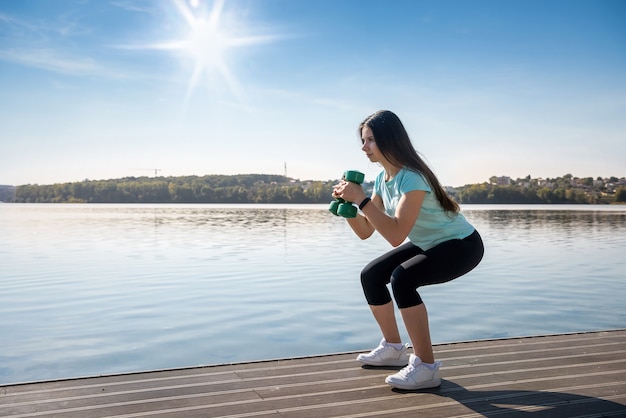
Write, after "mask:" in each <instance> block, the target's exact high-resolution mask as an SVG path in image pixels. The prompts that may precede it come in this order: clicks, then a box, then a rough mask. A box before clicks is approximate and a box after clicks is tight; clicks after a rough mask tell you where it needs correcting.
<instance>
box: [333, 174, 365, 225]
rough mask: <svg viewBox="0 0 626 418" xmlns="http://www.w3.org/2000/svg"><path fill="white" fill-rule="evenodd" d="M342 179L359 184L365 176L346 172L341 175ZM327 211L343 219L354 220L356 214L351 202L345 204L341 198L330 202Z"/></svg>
mask: <svg viewBox="0 0 626 418" xmlns="http://www.w3.org/2000/svg"><path fill="white" fill-rule="evenodd" d="M343 179H344V180H345V181H349V182H352V183H356V184H361V183H363V180H365V174H363V173H361V172H360V171H355V170H348V171H346V172H345V173H343ZM328 210H329V211H330V213H332V214H333V215H336V216H343V217H344V218H356V214H357V208H356V206H354V205H353V204H352V202H347V201H346V200H344V199H341V198H337V199H336V200H335V201H333V202H331V203H330V207H329V208H328Z"/></svg>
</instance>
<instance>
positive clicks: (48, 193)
mask: <svg viewBox="0 0 626 418" xmlns="http://www.w3.org/2000/svg"><path fill="white" fill-rule="evenodd" d="M336 182H337V180H330V181H312V180H311V181H300V180H295V179H292V178H289V177H286V176H281V175H270V174H239V175H233V176H226V175H207V176H181V177H125V178H121V179H113V180H85V181H81V182H74V183H58V184H52V185H36V184H35V185H32V184H29V185H23V186H17V187H13V186H2V192H3V193H2V194H1V197H2V199H0V200H2V201H4V202H16V203H328V202H329V201H330V200H332V199H331V193H332V187H333V185H334V184H335V183H336ZM372 186H373V183H372V182H366V183H364V187H365V189H366V190H367V191H368V193H369V190H371V188H372ZM446 189H447V191H448V193H449V194H450V195H452V196H453V197H454V198H455V199H456V200H457V201H458V202H459V203H462V204H472V203H474V204H489V203H499V204H540V203H543V204H566V203H568V204H610V203H626V178H624V177H622V178H619V179H618V178H617V177H609V178H599V177H598V178H596V179H594V178H591V177H586V178H579V177H574V176H572V175H571V174H566V175H564V176H563V177H557V178H553V179H550V178H548V179H541V178H534V179H533V178H531V177H530V176H527V177H526V178H518V179H515V180H513V179H511V178H510V177H507V176H502V177H497V176H493V177H491V178H490V179H489V181H488V182H484V183H480V184H468V185H465V186H462V187H447V188H446Z"/></svg>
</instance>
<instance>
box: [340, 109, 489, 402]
mask: <svg viewBox="0 0 626 418" xmlns="http://www.w3.org/2000/svg"><path fill="white" fill-rule="evenodd" d="M359 134H360V136H361V141H362V144H363V146H362V147H361V149H362V150H363V151H364V152H365V154H366V155H367V157H368V158H369V160H370V161H372V162H375V163H379V164H380V165H381V166H382V167H383V170H382V171H381V172H380V174H379V175H378V176H377V177H376V179H375V181H374V190H373V192H372V196H371V198H370V197H367V196H366V195H365V192H364V191H363V189H362V187H361V185H358V184H355V183H351V182H346V181H341V182H340V183H339V184H337V185H336V186H334V188H333V197H340V198H343V199H345V200H346V201H348V202H360V204H359V208H360V209H361V213H360V214H358V215H357V217H356V218H347V222H348V223H349V224H350V227H351V228H352V230H353V231H354V232H355V233H356V235H358V236H359V237H360V238H361V239H366V238H369V237H370V236H371V235H372V234H373V233H374V231H378V232H379V233H380V234H381V235H382V236H383V237H384V238H385V239H386V240H387V241H388V242H389V243H390V244H391V245H392V246H393V247H396V248H394V249H393V250H391V251H389V252H388V253H386V254H384V255H382V256H380V257H378V258H377V259H375V260H373V261H372V262H371V263H369V264H368V265H367V266H366V267H365V268H364V269H363V271H362V272H361V284H362V286H363V291H364V293H365V298H366V300H367V302H368V304H369V306H370V309H371V311H372V314H373V315H374V318H375V319H376V322H377V323H378V326H379V327H380V330H381V331H382V336H383V339H382V341H381V343H380V345H379V346H378V347H376V348H375V349H374V350H372V351H371V352H370V353H368V354H360V355H359V356H358V357H357V360H358V361H360V362H361V363H363V364H366V365H371V366H406V367H404V368H403V369H402V370H400V371H399V372H398V373H396V374H393V375H391V376H388V377H387V378H386V379H385V382H386V383H387V384H389V385H391V386H392V387H395V388H399V389H406V390H413V389H423V388H431V387H437V386H439V385H440V384H441V379H440V377H439V367H440V365H441V363H440V362H435V358H434V354H433V348H432V343H431V340H430V331H429V328H428V314H427V312H426V307H425V306H424V303H423V301H422V299H421V297H420V295H419V293H418V292H417V288H418V287H420V286H425V285H430V284H436V283H444V282H448V281H450V280H452V279H455V278H457V277H459V276H461V275H463V274H465V273H467V272H469V271H470V270H472V269H473V268H474V267H476V266H477V265H478V263H479V262H480V260H481V259H482V256H483V252H484V249H483V244H482V240H481V238H480V235H479V234H478V232H477V231H476V230H475V229H474V227H473V226H472V225H471V224H470V223H469V222H468V221H467V220H466V219H465V217H464V216H463V215H462V214H461V213H460V212H459V205H458V204H457V203H456V202H455V201H453V200H452V199H451V198H450V197H449V196H448V195H447V194H446V192H445V191H444V190H443V188H442V187H441V184H440V183H439V181H438V180H437V177H436V176H435V174H434V173H433V172H432V171H431V170H430V168H428V166H427V165H426V163H424V161H423V160H422V158H420V156H419V154H418V153H417V151H416V150H415V148H414V147H413V145H412V144H411V140H410V139H409V135H408V134H407V132H406V130H405V128H404V126H403V125H402V122H401V121H400V119H399V118H398V117H397V116H396V115H395V114H394V113H392V112H390V111H388V110H381V111H379V112H376V113H374V114H373V115H371V116H369V117H367V118H366V119H365V120H364V121H363V122H362V123H361V124H360V125H359ZM407 238H408V241H407V242H405V240H406V239H407ZM389 283H391V289H392V291H393V298H394V299H395V302H396V304H397V305H398V308H399V310H400V313H401V315H402V319H403V321H404V324H405V326H406V329H407V333H408V335H409V338H410V340H411V344H412V345H413V351H414V354H410V355H409V353H408V348H409V346H408V344H406V345H403V344H402V341H401V338H400V333H399V330H398V325H397V322H396V318H395V313H394V306H393V301H392V299H391V294H390V292H389V290H388V288H387V284H389Z"/></svg>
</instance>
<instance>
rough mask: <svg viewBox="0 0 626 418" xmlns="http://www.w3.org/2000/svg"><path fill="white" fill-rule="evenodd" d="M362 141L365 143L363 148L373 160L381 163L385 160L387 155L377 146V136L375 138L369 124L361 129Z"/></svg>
mask: <svg viewBox="0 0 626 418" xmlns="http://www.w3.org/2000/svg"><path fill="white" fill-rule="evenodd" d="M361 142H362V143H363V146H362V147H361V150H363V152H364V153H365V155H367V158H369V160H370V161H371V162H373V163H380V162H382V161H384V160H385V157H384V156H383V154H382V153H381V152H380V150H379V149H378V147H377V146H376V138H374V134H373V133H372V130H371V129H370V127H369V126H367V125H365V126H363V128H362V129H361Z"/></svg>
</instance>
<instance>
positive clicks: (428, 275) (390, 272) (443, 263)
mask: <svg viewBox="0 0 626 418" xmlns="http://www.w3.org/2000/svg"><path fill="white" fill-rule="evenodd" d="M483 253H484V247H483V242H482V239H481V238H480V234H479V233H478V231H474V232H473V233H472V234H471V235H469V236H468V237H466V238H463V239H453V240H450V241H445V242H442V243H441V244H439V245H437V246H435V247H433V248H431V249H429V250H426V251H424V250H422V249H421V248H420V247H417V246H416V245H414V244H412V243H411V242H407V243H405V244H402V245H401V246H399V247H397V248H394V249H393V250H391V251H389V252H388V253H386V254H384V255H382V256H380V257H378V258H377V259H375V260H373V261H372V262H370V263H369V264H368V265H367V266H365V268H364V269H363V271H362V272H361V285H362V286H363V292H364V293H365V299H367V303H368V304H370V305H384V304H386V303H389V302H390V301H391V295H390V294H389V290H388V289H387V284H389V283H390V282H391V289H392V290H393V297H394V299H395V301H396V304H397V305H398V308H401V309H402V308H410V307H412V306H417V305H420V304H422V303H423V302H422V298H421V297H420V295H419V293H418V292H417V288H418V287H420V286H426V285H431V284H437V283H445V282H448V281H450V280H452V279H456V278H457V277H459V276H462V275H464V274H465V273H467V272H469V271H470V270H472V269H473V268H474V267H476V266H477V265H478V263H480V260H482V258H483Z"/></svg>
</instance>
